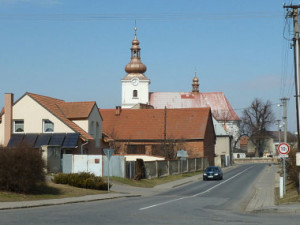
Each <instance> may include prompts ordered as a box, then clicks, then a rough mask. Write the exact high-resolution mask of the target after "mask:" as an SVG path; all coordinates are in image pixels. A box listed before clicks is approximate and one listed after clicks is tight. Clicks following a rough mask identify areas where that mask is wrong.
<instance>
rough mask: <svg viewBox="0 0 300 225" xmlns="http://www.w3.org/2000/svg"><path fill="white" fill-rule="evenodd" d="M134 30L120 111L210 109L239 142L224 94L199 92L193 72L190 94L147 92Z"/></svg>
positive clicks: (236, 124) (236, 121) (236, 125)
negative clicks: (130, 109) (128, 109)
mask: <svg viewBox="0 0 300 225" xmlns="http://www.w3.org/2000/svg"><path fill="white" fill-rule="evenodd" d="M139 43H140V42H139V41H138V40H137V35H136V28H135V35H134V40H133V41H132V47H131V49H130V50H131V60H130V62H129V64H127V65H126V67H125V71H126V72H127V75H126V76H125V77H124V78H123V79H122V80H121V82H122V108H154V109H164V108H165V107H166V108H168V109H178V108H179V109H180V108H201V107H210V108H211V111H212V115H213V117H214V119H215V120H216V121H217V122H218V123H219V124H220V125H221V126H222V127H223V128H224V129H225V131H226V133H227V134H228V135H231V136H232V137H233V142H234V143H237V142H238V139H239V122H240V118H239V116H238V115H237V114H236V113H235V111H234V110H233V108H232V106H231V105H230V103H229V101H228V99H227V98H226V96H225V94H224V93H223V92H208V93H203V92H200V91H199V79H198V77H197V75H196V73H195V76H194V78H193V79H192V91H191V92H149V85H150V79H149V78H147V77H146V75H145V74H144V73H145V72H146V70H147V68H146V66H145V65H144V64H143V63H142V62H141V53H140V51H141V48H140V46H139Z"/></svg>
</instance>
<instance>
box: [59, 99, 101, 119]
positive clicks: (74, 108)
mask: <svg viewBox="0 0 300 225" xmlns="http://www.w3.org/2000/svg"><path fill="white" fill-rule="evenodd" d="M95 104H96V102H94V101H93V102H65V103H61V104H59V107H60V108H61V110H62V111H63V112H64V114H65V116H66V117H67V118H68V119H86V118H88V117H89V115H90V113H91V112H92V109H93V107H94V105H95Z"/></svg>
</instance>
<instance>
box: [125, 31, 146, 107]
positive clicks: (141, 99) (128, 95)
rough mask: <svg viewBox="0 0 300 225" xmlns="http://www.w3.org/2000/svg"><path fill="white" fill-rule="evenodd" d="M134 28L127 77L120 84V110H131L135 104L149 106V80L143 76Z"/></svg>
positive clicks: (142, 65)
mask: <svg viewBox="0 0 300 225" xmlns="http://www.w3.org/2000/svg"><path fill="white" fill-rule="evenodd" d="M136 30H137V29H136V27H135V28H134V33H135V34H134V39H133V41H132V46H131V48H130V50H131V60H130V62H129V63H128V64H127V65H126V66H125V71H126V72H127V75H126V76H125V77H124V78H123V79H122V80H121V82H122V108H132V107H133V106H135V105H136V104H139V103H142V104H149V84H150V80H149V79H148V78H147V77H146V76H145V75H144V73H145V72H146V70H147V68H146V66H145V65H144V64H143V63H142V62H141V48H140V46H139V44H140V42H139V41H138V39H137V37H136Z"/></svg>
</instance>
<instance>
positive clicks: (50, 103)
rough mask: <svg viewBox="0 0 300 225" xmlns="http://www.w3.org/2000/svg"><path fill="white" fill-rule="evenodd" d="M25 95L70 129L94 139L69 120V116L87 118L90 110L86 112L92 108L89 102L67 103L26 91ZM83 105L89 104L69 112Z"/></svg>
mask: <svg viewBox="0 0 300 225" xmlns="http://www.w3.org/2000/svg"><path fill="white" fill-rule="evenodd" d="M25 95H28V96H30V97H31V98H32V99H34V100H35V101H36V102H38V103H39V104H40V105H42V106H43V107H44V108H45V109H47V110H48V111H49V112H50V113H52V114H53V115H55V116H56V117H57V118H58V119H60V120H61V121H62V122H63V123H65V124H66V125H67V126H68V127H70V128H71V129H72V130H74V131H75V132H77V133H79V134H81V135H82V136H83V137H84V138H86V139H94V138H93V137H92V136H91V135H89V134H88V133H87V132H86V131H84V130H83V129H82V128H80V127H79V126H78V125H77V124H75V123H74V122H72V121H71V120H70V119H71V118H72V119H74V118H75V117H74V116H78V118H87V117H86V115H87V114H89V113H90V112H89V113H88V111H89V110H90V111H91V110H92V108H90V105H91V103H85V102H73V103H67V102H65V101H63V100H60V99H56V98H51V97H47V96H43V95H37V94H33V93H29V92H27V93H26V94H25ZM93 104H95V102H93ZM85 106H89V107H88V108H87V109H81V110H79V111H78V112H74V113H73V112H71V110H72V109H79V108H81V107H82V108H83V107H85ZM68 116H70V117H68Z"/></svg>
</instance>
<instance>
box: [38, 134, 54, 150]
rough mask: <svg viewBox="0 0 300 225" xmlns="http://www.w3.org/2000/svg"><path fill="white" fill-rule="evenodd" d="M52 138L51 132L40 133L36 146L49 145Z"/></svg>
mask: <svg viewBox="0 0 300 225" xmlns="http://www.w3.org/2000/svg"><path fill="white" fill-rule="evenodd" d="M50 138H51V134H40V135H39V136H38V138H37V140H36V143H35V145H34V147H35V148H39V147H41V146H42V145H48V144H49V141H50Z"/></svg>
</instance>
